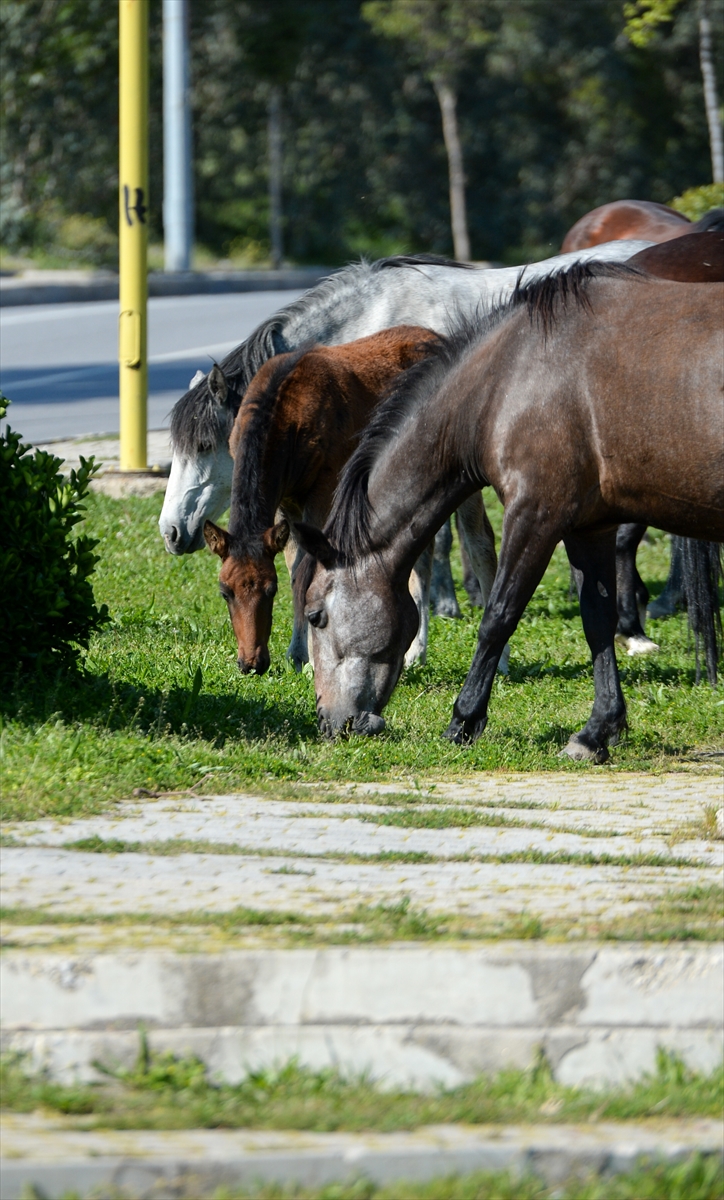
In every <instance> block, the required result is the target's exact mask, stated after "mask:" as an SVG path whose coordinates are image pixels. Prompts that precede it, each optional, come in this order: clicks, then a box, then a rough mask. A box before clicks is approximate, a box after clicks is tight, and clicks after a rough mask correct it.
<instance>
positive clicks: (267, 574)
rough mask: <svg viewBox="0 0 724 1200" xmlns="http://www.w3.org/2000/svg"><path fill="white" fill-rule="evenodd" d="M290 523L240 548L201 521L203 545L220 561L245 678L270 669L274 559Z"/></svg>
mask: <svg viewBox="0 0 724 1200" xmlns="http://www.w3.org/2000/svg"><path fill="white" fill-rule="evenodd" d="M288 537H289V523H288V522H287V521H279V522H278V524H276V525H273V526H272V527H271V529H267V530H266V531H265V532H264V534H263V535H262V538H261V540H260V542H259V543H258V544H255V545H253V546H251V547H249V546H244V547H241V546H239V545H236V544H235V541H234V539H233V538H231V537H230V536H229V533H228V532H227V530H225V529H221V528H220V527H219V526H218V525H214V523H213V521H205V522H204V538H205V540H206V545H207V546H208V547H209V549H210V550H211V551H212V552H213V553H214V554H218V556H219V558H220V559H221V572H220V575H219V590H220V592H221V595H222V596H223V598H224V600H225V601H226V603H227V606H228V609H229V616H230V618H231V624H232V627H233V630H234V634H235V636H236V645H237V649H238V655H237V659H236V662H237V666H238V668H239V670H240V671H241V672H242V674H244V675H248V674H250V673H251V672H252V671H253V672H255V673H256V674H257V675H263V674H264V672H265V671H268V669H269V661H270V659H269V637H270V635H271V627H272V612H273V608H274V597H275V595H276V592H277V572H276V567H275V566H274V558H275V556H276V555H277V554H278V553H279V551H280V550H283V549H284V546H285V545H286V542H287V539H288Z"/></svg>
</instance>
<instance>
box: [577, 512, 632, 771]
mask: <svg viewBox="0 0 724 1200" xmlns="http://www.w3.org/2000/svg"><path fill="white" fill-rule="evenodd" d="M565 545H566V551H567V552H568V558H569V560H570V563H571V566H572V568H573V572H574V575H575V579H576V586H577V588H578V600H579V603H580V606H581V619H582V620H583V631H584V633H585V635H586V641H587V642H588V645H589V648H590V651H591V658H592V659H593V684H594V689H595V699H594V704H593V711H592V712H591V716H590V717H589V719H588V721H587V723H586V725H585V727H584V728H583V729H582V730H581V731H580V733H574V734H573V735H572V736H571V737H570V738H569V740H568V745H567V746H566V747H565V749H564V750H563V751H562V753H563V754H567V755H568V757H569V758H573V759H587V760H588V761H590V762H595V763H603V762H606V761H607V759H608V757H609V753H608V746H609V744H615V742H616V741H617V740H618V735H619V733H620V732H621V730H622V729H625V728H626V704H625V701H624V698H623V693H622V691H621V682H620V679H619V675H618V664H617V663H616V651H615V648H614V636H615V633H616V623H617V620H618V611H617V605H616V535H615V533H614V532H613V531H612V530H611V531H607V532H606V533H603V534H587V535H583V534H572V535H570V536H569V537H567V538H566V539H565Z"/></svg>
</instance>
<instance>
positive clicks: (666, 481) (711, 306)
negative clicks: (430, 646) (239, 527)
mask: <svg viewBox="0 0 724 1200" xmlns="http://www.w3.org/2000/svg"><path fill="white" fill-rule="evenodd" d="M722 304H724V285H721V284H681V283H671V282H668V281H664V280H660V279H655V278H651V277H650V276H647V275H645V274H643V273H642V272H640V271H638V270H637V269H636V268H632V267H627V266H626V265H614V264H590V265H587V264H577V265H576V266H574V267H572V268H571V269H570V270H568V271H567V272H563V273H560V274H558V275H556V276H553V277H550V278H547V279H542V280H538V281H536V282H535V283H531V284H529V285H527V286H525V285H521V286H520V287H519V288H518V289H517V290H516V292H515V293H514V295H513V298H512V300H511V301H510V303H509V304H507V305H504V306H502V307H500V308H498V309H497V310H496V311H494V312H493V313H491V314H489V315H488V316H487V317H486V318H483V319H480V320H476V321H473V322H470V321H469V322H468V323H467V327H466V326H463V327H462V328H461V330H460V331H459V332H458V333H457V334H454V335H453V336H451V337H448V338H446V339H443V341H442V344H441V349H440V351H439V352H438V353H437V355H435V356H434V357H431V358H430V359H429V360H427V361H426V362H424V363H420V364H418V365H417V366H416V367H413V368H411V370H410V371H409V372H407V374H406V375H405V376H402V378H401V381H400V383H399V386H398V387H397V388H393V390H392V392H391V394H390V396H389V397H388V398H387V400H386V401H385V402H384V403H383V404H382V405H380V407H379V408H378V409H377V410H376V412H375V414H374V416H373V418H372V420H371V422H370V424H369V425H368V427H367V429H366V431H365V433H364V435H363V437H362V439H361V441H360V444H359V446H358V447H357V449H356V450H355V453H354V454H353V455H352V457H351V458H350V460H349V462H348V463H347V466H346V467H345V470H344V472H343V473H342V477H341V480H340V484H339V487H338V491H337V494H336V497H335V501H334V504H333V507H332V512H331V514H330V518H329V521H328V522H327V525H326V527H325V530H324V531H320V530H319V529H317V528H316V527H314V526H312V525H299V526H298V527H297V533H298V538H299V540H300V542H301V544H302V546H303V547H304V548H305V549H306V550H307V552H308V555H309V556H311V557H306V558H305V559H304V560H303V562H302V564H301V566H300V569H299V572H298V575H297V586H298V587H299V589H300V592H301V593H302V594H303V595H304V599H305V609H304V611H305V613H306V616H307V619H308V621H309V624H310V625H311V627H312V649H313V660H314V669H315V690H316V698H317V714H318V720H319V724H320V728H321V729H322V731H323V732H324V733H326V734H328V735H332V736H333V735H335V734H338V733H340V732H342V731H345V730H348V729H349V730H352V731H354V732H357V733H366V734H370V733H378V732H380V731H381V730H382V729H383V728H384V719H383V718H382V716H381V712H382V709H383V708H384V706H385V704H386V703H387V701H388V699H389V697H390V695H391V693H392V690H393V688H394V686H395V684H396V682H397V680H398V678H399V675H400V670H401V664H402V656H403V654H404V651H405V648H406V647H407V646H408V645H409V643H410V641H411V639H412V637H413V636H414V633H415V628H416V621H417V613H416V610H415V606H414V604H413V603H412V600H411V599H410V597H409V593H408V591H407V579H408V576H409V573H410V567H411V565H412V563H413V562H414V561H415V558H416V556H417V555H418V554H419V552H420V549H421V547H423V546H424V545H425V544H426V543H427V541H428V540H429V537H430V535H431V532H432V530H434V529H436V528H437V527H438V526H439V524H440V523H441V521H442V520H443V519H444V518H445V517H446V516H447V515H448V514H449V513H450V512H451V511H453V510H454V509H455V508H457V507H459V506H460V504H461V503H462V502H463V501H464V500H465V499H466V498H467V497H468V496H470V495H471V494H472V493H473V492H474V491H476V490H477V489H478V488H480V487H485V486H492V487H493V488H494V489H495V491H496V493H497V495H498V496H499V497H500V499H501V501H502V503H503V505H504V508H505V515H504V522H503V536H502V541H501V545H500V552H499V558H498V570H497V573H496V576H495V581H494V583H493V588H492V591H491V593H490V597H489V599H488V604H487V606H486V609H485V612H484V614H483V618H482V621H481V624H480V630H479V634H478V646H477V649H476V652H475V656H474V658H473V662H472V665H471V667H470V670H469V672H468V675H467V678H466V680H465V683H464V685H463V688H462V690H461V692H460V694H459V695H458V697H457V699H456V701H455V705H454V708H453V715H452V720H451V722H450V725H449V726H448V728H447V730H446V736H447V737H448V738H449V739H450V740H451V741H452V742H455V743H467V742H472V741H475V740H476V739H477V738H478V737H479V736H480V735H481V734H482V732H483V730H484V729H485V726H486V723H487V712H488V703H489V698H490V693H491V688H492V683H493V678H494V673H495V668H496V664H497V661H498V657H499V655H500V653H501V650H502V648H503V646H504V645H505V644H506V642H507V641H508V639H509V638H510V637H511V635H512V634H513V632H514V631H515V628H516V626H517V624H518V621H519V620H520V617H521V615H522V613H523V611H524V609H525V607H526V605H527V603H528V601H529V600H530V598H531V596H532V595H533V592H534V591H535V589H536V587H537V586H538V584H539V582H540V580H541V578H542V576H543V573H544V571H545V569H546V567H547V565H548V563H549V561H550V558H551V555H552V553H553V550H554V549H555V547H556V545H557V544H558V542H559V541H560V540H561V539H562V540H563V542H564V545H565V547H566V550H567V552H568V557H569V559H570V561H571V563H572V566H573V570H574V575H575V579H576V586H577V589H578V596H579V602H580V609H581V617H582V620H583V627H584V632H585V635H586V639H587V641H588V644H589V648H590V651H591V657H592V661H593V679H594V690H595V702H594V706H593V710H592V713H591V716H590V718H589V720H588V722H587V723H586V725H585V727H584V728H583V729H582V730H581V731H580V732H577V733H573V734H572V735H571V737H570V738H569V741H568V744H567V745H566V747H565V750H564V751H563V753H565V754H567V755H568V756H570V757H571V758H573V759H580V760H589V761H592V762H596V763H600V762H605V761H606V760H607V759H608V757H609V750H608V746H609V744H612V743H615V741H616V739H617V738H618V735H619V734H620V732H621V731H622V730H623V729H624V728H625V727H626V705H625V701H624V697H623V694H622V691H621V685H620V681H619V675H618V668H617V664H616V653H615V648H614V636H615V630H616V622H617V610H616V553H615V551H616V528H617V526H618V525H619V524H621V523H622V522H625V521H634V522H638V523H645V524H653V525H655V526H657V527H658V528H661V529H666V530H669V531H670V532H672V533H676V534H680V535H681V536H683V537H687V538H697V539H707V540H711V541H712V542H716V543H721V542H722V541H724V406H723V404H722V386H723V384H724V378H723V375H724V331H723V330H722V323H721V312H722ZM719 550H720V547H718V549H717V555H719ZM720 561H721V560H720V557H717V562H718V563H719V564H720ZM715 566H716V564H715ZM715 574H716V571H712V572H710V577H709V579H708V581H707V580H704V582H703V584H702V587H703V589H704V590H706V589H707V587H708V602H709V615H710V616H711V617H712V620H711V621H710V624H709V628H708V629H706V628H705V629H704V630H703V633H704V637H705V640H706V639H707V638H709V639H710V638H711V635H712V630H713V631H714V633H716V629H715V624H716V622H715V619H714V617H713V615H712V614H713V613H714V612H716V611H718V610H717V594H716V586H715V584H716V579H715V578H712V576H714V575H715ZM705 648H706V654H707V670H708V673H709V675H710V678H711V677H712V675H713V676H714V678H715V671H716V646H715V647H713V648H712V646H711V645H707V646H706V647H705Z"/></svg>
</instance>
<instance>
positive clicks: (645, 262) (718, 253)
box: [628, 230, 724, 283]
mask: <svg viewBox="0 0 724 1200" xmlns="http://www.w3.org/2000/svg"><path fill="white" fill-rule="evenodd" d="M628 264H629V266H630V267H638V269H639V270H640V271H646V273H647V275H656V276H658V278H659V279H672V280H675V281H676V282H677V283H723V282H724V232H719V231H715V230H709V231H708V232H706V233H687V234H684V236H683V237H678V238H674V239H673V240H672V241H669V242H663V243H661V244H660V245H658V246H649V247H648V249H646V250H639V252H638V254H634V256H633V258H630V259H629V260H628Z"/></svg>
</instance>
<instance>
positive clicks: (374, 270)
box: [170, 254, 477, 458]
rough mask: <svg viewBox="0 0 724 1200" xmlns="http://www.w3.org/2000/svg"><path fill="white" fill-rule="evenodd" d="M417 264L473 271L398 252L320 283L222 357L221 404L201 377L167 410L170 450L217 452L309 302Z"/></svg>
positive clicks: (346, 269) (327, 299)
mask: <svg viewBox="0 0 724 1200" xmlns="http://www.w3.org/2000/svg"><path fill="white" fill-rule="evenodd" d="M420 266H436V267H453V268H459V269H460V270H468V269H471V270H476V269H477V268H475V267H473V266H472V264H470V263H459V262H455V261H454V260H452V259H447V258H440V257H438V255H436V254H397V255H394V256H392V257H390V258H380V259H378V260H377V261H376V262H372V263H369V262H367V261H366V260H365V259H362V260H361V261H360V262H357V263H350V264H349V265H348V266H346V267H342V269H341V270H339V271H335V272H334V274H333V275H328V276H327V278H326V279H321V280H320V281H319V283H317V284H315V286H314V287H313V288H310V289H309V290H308V291H306V292H305V293H304V294H303V295H302V296H300V297H299V298H298V299H296V300H292V301H291V302H290V303H289V304H285V305H284V307H283V308H280V309H279V310H278V311H277V312H276V313H274V315H273V316H271V317H269V318H268V319H267V320H266V321H262V323H261V324H260V325H258V326H257V328H256V329H255V330H254V332H253V333H251V334H249V337H248V338H246V339H245V340H244V341H243V342H242V343H241V344H240V345H239V346H237V347H236V348H235V349H234V350H232V351H230V353H229V354H227V355H226V357H225V358H224V359H222V361H221V363H220V364H219V365H220V366H221V369H222V371H223V372H224V375H225V377H226V379H227V380H228V382H229V383H230V384H231V385H232V386H231V388H230V390H229V396H228V398H227V401H226V403H224V404H220V403H219V402H218V400H216V399H215V398H214V396H212V394H211V390H210V388H209V386H208V382H207V379H206V378H204V379H202V380H200V382H199V383H197V384H196V385H195V386H194V387H192V388H190V389H189V391H187V392H186V393H185V394H184V395H183V396H181V398H180V399H179V400H177V401H176V404H175V405H174V407H173V410H172V412H171V430H170V432H171V444H172V446H173V449H174V451H175V452H176V453H178V454H181V455H184V456H186V457H189V458H190V457H193V456H194V455H196V454H202V453H204V452H205V451H209V450H216V449H219V448H220V447H221V446H222V445H223V444H224V443H225V442H227V441H228V440H229V436H230V434H231V429H232V426H233V424H234V420H235V418H236V414H237V412H238V411H239V405H240V404H241V400H242V397H243V395H244V392H245V391H246V389H247V388H248V386H249V384H250V383H251V381H252V379H253V378H254V376H255V375H256V373H257V371H258V370H259V368H260V367H262V366H263V365H264V363H265V362H267V361H268V360H269V359H270V358H274V357H275V356H276V355H277V354H282V353H284V351H286V350H292V349H293V348H294V347H292V346H290V345H289V344H288V343H287V341H286V340H285V337H284V329H285V327H286V326H287V324H288V323H290V322H292V321H294V319H295V318H297V317H299V316H303V315H304V314H305V312H307V311H308V310H309V308H310V307H311V305H312V304H318V305H319V306H320V307H321V306H323V305H326V304H330V303H332V302H333V301H334V300H335V298H336V297H337V296H339V294H340V292H342V291H344V290H349V291H351V292H353V293H358V292H359V289H360V285H362V284H364V281H365V279H369V278H370V277H371V276H373V275H377V274H379V273H380V272H381V271H387V270H391V269H393V268H396V267H420Z"/></svg>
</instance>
